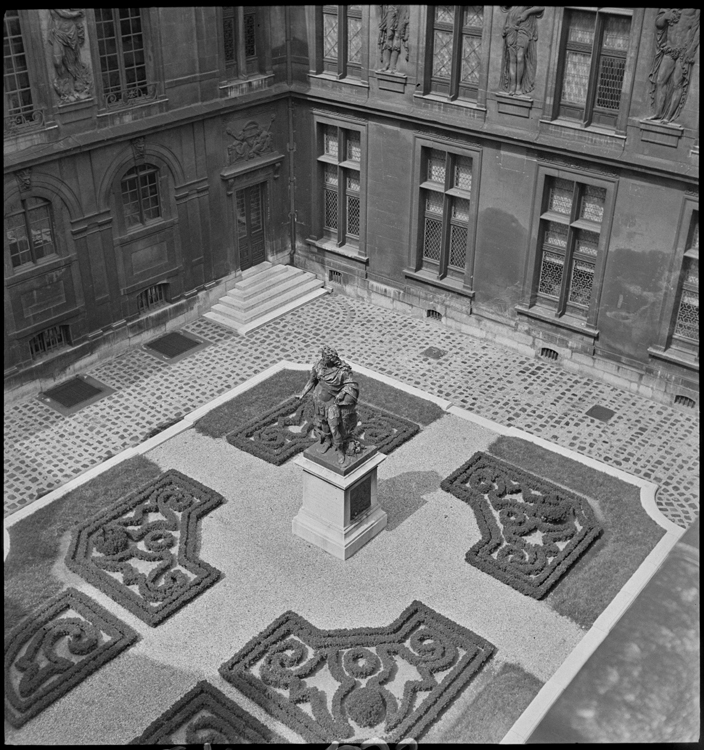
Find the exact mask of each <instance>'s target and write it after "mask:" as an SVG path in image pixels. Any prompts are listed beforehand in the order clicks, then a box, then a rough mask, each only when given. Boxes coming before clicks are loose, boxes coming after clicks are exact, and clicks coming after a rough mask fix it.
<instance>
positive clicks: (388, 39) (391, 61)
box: [379, 5, 408, 73]
mask: <svg viewBox="0 0 704 750" xmlns="http://www.w3.org/2000/svg"><path fill="white" fill-rule="evenodd" d="M379 8H380V20H379V54H380V55H381V68H379V70H388V71H389V72H390V73H396V72H397V71H396V65H397V64H398V56H399V54H400V53H401V48H402V47H403V48H404V49H405V50H406V62H408V9H407V8H402V7H399V6H398V5H380V6H379Z"/></svg>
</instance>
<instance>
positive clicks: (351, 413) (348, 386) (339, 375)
mask: <svg viewBox="0 0 704 750" xmlns="http://www.w3.org/2000/svg"><path fill="white" fill-rule="evenodd" d="M314 389H315V390H314ZM311 390H312V391H313V404H314V406H315V416H314V421H313V426H314V429H315V434H316V437H317V438H318V440H319V441H320V443H321V445H322V446H323V447H322V449H321V453H326V452H327V451H328V450H329V449H330V448H331V447H332V448H334V449H335V452H336V453H337V454H338V463H339V464H340V465H344V463H345V457H346V454H347V453H348V452H350V453H360V452H361V450H362V448H361V445H360V443H359V442H358V441H357V440H356V439H355V438H354V437H353V433H354V430H355V428H356V427H357V423H358V421H359V418H358V416H357V400H358V398H359V385H357V381H356V380H355V379H354V376H353V375H352V368H351V367H350V366H349V365H348V364H347V363H346V362H343V361H342V360H341V359H340V357H339V355H338V354H337V352H336V351H335V350H334V349H332V348H331V347H329V346H324V347H323V348H322V349H321V350H320V360H319V361H318V362H317V364H316V365H315V366H314V367H313V369H312V370H311V373H310V378H309V379H308V382H307V383H306V384H305V387H304V388H303V390H302V391H301V393H300V394H299V395H298V398H299V399H304V398H305V397H306V395H307V394H308V393H309V392H310V391H311Z"/></svg>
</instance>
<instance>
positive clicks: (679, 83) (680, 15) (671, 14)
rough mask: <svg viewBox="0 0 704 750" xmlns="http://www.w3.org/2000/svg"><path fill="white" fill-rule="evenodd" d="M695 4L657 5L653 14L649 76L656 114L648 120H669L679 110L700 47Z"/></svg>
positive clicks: (683, 100) (697, 15) (697, 14)
mask: <svg viewBox="0 0 704 750" xmlns="http://www.w3.org/2000/svg"><path fill="white" fill-rule="evenodd" d="M699 14H700V11H699V9H698V8H660V10H659V11H658V14H657V17H656V18H655V28H656V32H655V50H656V51H655V58H654V59H653V67H652V69H651V71H650V75H649V76H648V81H650V101H651V103H652V106H653V109H654V110H655V114H652V115H651V116H650V117H648V118H646V119H648V120H661V121H662V122H664V123H668V122H672V120H674V119H675V118H676V117H677V116H678V115H679V114H680V112H681V111H682V107H684V103H685V100H686V99H687V91H688V90H689V79H690V75H691V72H692V66H693V65H694V58H695V55H696V53H697V48H698V47H699Z"/></svg>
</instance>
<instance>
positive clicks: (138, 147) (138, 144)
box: [130, 135, 147, 161]
mask: <svg viewBox="0 0 704 750" xmlns="http://www.w3.org/2000/svg"><path fill="white" fill-rule="evenodd" d="M130 143H131V144H132V153H133V154H134V160H135V161H144V158H145V156H146V147H147V144H146V141H145V139H144V136H143V135H142V136H140V137H139V138H134V139H133V140H132V141H130Z"/></svg>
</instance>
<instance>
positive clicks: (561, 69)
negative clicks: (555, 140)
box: [545, 6, 642, 135]
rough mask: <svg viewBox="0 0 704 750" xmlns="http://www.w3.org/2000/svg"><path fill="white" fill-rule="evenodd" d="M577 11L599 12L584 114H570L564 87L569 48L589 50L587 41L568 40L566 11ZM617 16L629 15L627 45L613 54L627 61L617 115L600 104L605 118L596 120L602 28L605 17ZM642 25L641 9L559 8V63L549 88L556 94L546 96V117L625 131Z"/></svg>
mask: <svg viewBox="0 0 704 750" xmlns="http://www.w3.org/2000/svg"><path fill="white" fill-rule="evenodd" d="M575 12H583V13H592V14H594V15H595V16H596V18H595V33H594V41H593V43H592V47H591V50H590V51H589V52H590V55H591V61H590V74H589V82H588V88H587V93H586V102H585V104H584V106H583V108H582V109H583V114H582V116H581V117H571V116H569V114H567V112H566V111H567V109H568V108H569V103H568V102H563V101H562V88H563V85H564V74H565V61H566V57H567V52H568V51H575V52H579V51H582V52H587V51H588V50H587V47H586V46H585V45H579V44H576V43H571V42H569V41H568V32H569V23H568V18H569V17H568V15H567V14H570V13H575ZM616 16H618V17H622V18H624V17H626V18H629V19H630V30H629V43H628V48H627V49H626V50H625V52H623V53H619V54H618V55H616V54H614V55H613V56H614V57H617V56H618V57H622V58H623V59H624V61H625V63H624V71H623V82H622V85H621V98H620V102H619V108H618V110H617V111H616V112H615V114H614V115H608V114H607V113H606V112H605V111H604V112H600V111H599V109H598V108H597V112H596V114H597V115H599V116H600V117H601V120H602V121H600V122H599V121H595V119H594V114H595V99H596V96H597V93H598V91H597V89H598V85H597V84H598V80H597V79H598V74H599V63H600V60H601V59H602V57H603V56H604V52H603V50H602V49H601V42H602V39H603V30H604V25H605V23H606V19H608V18H609V17H616ZM641 26H642V9H636V8H591V7H577V6H570V7H566V8H558V9H557V13H556V23H555V34H554V36H553V44H554V45H555V47H556V48H557V50H558V54H557V65H555V66H554V67H553V70H552V71H551V73H552V75H551V78H552V81H551V83H550V85H549V88H550V89H552V91H553V92H554V95H553V97H552V101H550V97H548V98H547V100H546V110H545V112H546V114H545V116H546V118H547V119H548V120H555V121H561V122H566V123H571V124H573V125H577V126H578V127H582V128H591V127H595V128H601V129H603V130H607V131H609V132H615V133H618V134H620V135H625V133H626V124H627V120H628V115H629V110H630V103H631V96H632V90H633V83H634V78H635V67H636V58H637V55H638V47H639V42H640V29H641ZM574 109H575V114H577V112H576V107H575V108H574Z"/></svg>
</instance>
